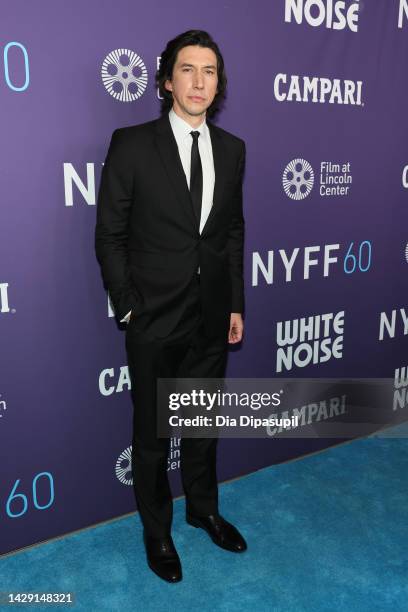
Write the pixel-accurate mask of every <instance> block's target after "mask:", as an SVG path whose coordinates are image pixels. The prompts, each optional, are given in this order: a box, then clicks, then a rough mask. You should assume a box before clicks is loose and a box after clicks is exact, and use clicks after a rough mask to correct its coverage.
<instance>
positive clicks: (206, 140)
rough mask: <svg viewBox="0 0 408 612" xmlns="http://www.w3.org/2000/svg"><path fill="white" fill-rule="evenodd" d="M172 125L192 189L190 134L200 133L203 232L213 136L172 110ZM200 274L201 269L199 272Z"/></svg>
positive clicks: (211, 174) (210, 200)
mask: <svg viewBox="0 0 408 612" xmlns="http://www.w3.org/2000/svg"><path fill="white" fill-rule="evenodd" d="M169 120H170V125H171V128H172V130H173V134H174V138H175V139H176V142H177V147H178V151H179V155H180V160H181V164H182V166H183V170H184V174H185V175H186V180H187V185H188V188H189V189H190V165H191V147H192V144H193V137H192V136H191V134H190V132H192V131H195V132H200V136H199V137H198V150H199V153H200V158H201V167H202V170H203V197H202V201H201V218H200V227H199V232H200V234H201V232H202V231H203V228H204V225H205V223H206V221H207V219H208V215H209V214H210V210H211V207H212V204H213V194H214V184H215V171H214V159H213V152H212V146H211V136H210V130H209V128H208V125H207V123H206V121H205V119H204V121H203V122H202V123H201V125H199V126H198V127H196V128H193V127H191V125H190V124H189V123H187V121H184V119H182V118H181V117H179V115H177V113H176V112H175V111H174V110H173V109H171V111H170V112H169ZM197 272H198V273H200V268H198V270H197ZM131 312H132V311H130V312H128V313H127V315H126V316H125V317H124V318H123V319H121V323H123V322H125V321H126V322H127V323H129V319H130V314H131Z"/></svg>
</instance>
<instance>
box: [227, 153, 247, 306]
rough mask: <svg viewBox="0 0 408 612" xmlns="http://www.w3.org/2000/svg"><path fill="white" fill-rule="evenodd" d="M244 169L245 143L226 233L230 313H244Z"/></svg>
mask: <svg viewBox="0 0 408 612" xmlns="http://www.w3.org/2000/svg"><path fill="white" fill-rule="evenodd" d="M244 168H245V143H244V142H243V141H242V148H241V152H240V156H239V161H238V173H237V184H236V188H235V193H234V199H233V207H232V219H231V223H230V227H229V233H228V255H229V267H230V275H231V287H232V299H231V312H240V313H243V312H244V308H245V303H244V276H243V256H244V229H245V227H244V225H245V224H244V216H243V212H242V181H243V177H244Z"/></svg>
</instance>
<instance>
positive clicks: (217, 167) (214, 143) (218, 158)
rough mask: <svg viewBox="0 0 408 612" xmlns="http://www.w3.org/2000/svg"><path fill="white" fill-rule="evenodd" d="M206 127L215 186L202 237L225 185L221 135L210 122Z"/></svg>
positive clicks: (224, 152)
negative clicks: (207, 128)
mask: <svg viewBox="0 0 408 612" xmlns="http://www.w3.org/2000/svg"><path fill="white" fill-rule="evenodd" d="M207 125H208V127H209V130H210V136H211V148H212V154H213V159H214V172H215V184H214V194H213V204H212V207H211V210H210V214H209V215H208V218H207V221H206V223H205V225H204V227H203V231H202V232H201V235H204V234H205V233H206V232H207V231H208V228H209V227H210V226H211V223H212V222H213V219H214V216H215V215H216V214H217V211H218V209H219V208H220V206H221V204H222V196H223V193H224V184H225V171H224V170H225V165H224V160H225V156H226V151H225V147H224V143H223V141H222V138H221V135H220V134H219V132H218V131H217V128H216V127H215V126H214V125H213V124H212V123H211V122H210V121H207Z"/></svg>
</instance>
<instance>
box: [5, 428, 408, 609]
mask: <svg viewBox="0 0 408 612" xmlns="http://www.w3.org/2000/svg"><path fill="white" fill-rule="evenodd" d="M407 485H408V440H407V438H406V437H400V438H395V437H371V438H367V439H363V440H357V441H354V442H351V443H348V444H344V445H341V446H338V447H336V448H332V449H329V450H327V451H325V452H322V453H319V454H316V455H313V456H309V457H306V458H304V459H301V460H297V461H292V462H290V463H286V464H282V465H278V466H275V467H269V468H265V469H263V470H260V471H258V472H256V473H254V474H251V475H249V476H246V477H244V478H241V479H239V480H235V481H233V482H229V483H226V484H223V485H221V486H220V502H221V512H222V514H223V516H224V517H225V518H226V519H227V520H229V521H231V522H233V523H234V524H236V526H237V527H238V528H239V529H240V531H241V532H242V534H243V535H244V537H245V538H246V539H247V542H248V550H247V551H246V552H245V553H242V554H234V553H229V552H227V551H224V550H222V549H220V548H218V547H216V546H215V545H214V544H213V543H212V541H211V540H210V539H209V537H208V536H207V534H206V533H205V532H204V531H202V530H201V529H194V528H193V527H190V526H189V525H187V524H186V523H185V521H184V500H183V499H179V500H177V501H176V502H175V504H174V520H173V539H174V542H175V545H176V547H177V549H178V552H179V555H180V558H181V562H182V566H183V581H182V582H179V583H176V584H167V583H165V582H163V581H162V580H160V578H158V577H156V575H155V574H153V573H152V572H151V571H150V570H149V569H148V568H147V565H146V563H145V556H144V549H143V547H142V540H141V533H142V530H141V525H140V522H139V518H138V515H136V514H135V515H131V516H129V517H125V518H122V519H118V520H117V521H114V522H111V523H108V524H104V525H101V526H97V527H94V528H91V529H88V530H85V531H82V532H79V533H76V534H73V535H70V536H67V537H64V538H62V539H59V540H54V541H52V542H49V543H45V544H42V545H39V546H35V547H32V548H30V549H26V550H24V551H21V552H19V553H16V554H13V555H10V556H7V557H3V558H2V559H0V591H6V590H7V589H10V590H13V591H18V590H22V591H26V592H27V591H31V592H33V591H37V592H38V591H48V592H64V591H65V592H66V591H74V592H75V595H76V605H75V606H69V607H66V606H60V609H64V610H69V609H75V610H76V611H77V610H85V611H87V612H99V611H100V610H109V611H118V612H119V611H121V612H122V611H128V610H129V611H136V612H138V611H139V610H140V611H142V610H146V611H150V610H151V611H153V610H154V611H155V612H156V611H162V610H172V611H173V610H174V611H175V612H182V611H184V610H185V611H187V610H194V611H195V610H200V612H207V611H218V610H222V611H224V610H228V611H231V612H232V611H234V612H235V611H239V610H245V611H247V610H255V609H256V610H257V611H258V610H265V611H266V610H267V611H271V612H273V611H276V612H281V611H282V612H291V611H295V612H301V611H303V610H304V611H307V612H320V611H322V612H323V611H324V612H328V611H337V610H347V611H359V612H363V611H367V612H376V611H381V612H384V610H392V611H393V612H397V611H399V610H401V611H404V612H407V610H408V487H407ZM23 608H24V609H32V610H50V609H55V607H54V606H52V607H51V606H48V607H46V606H40V605H38V604H37V605H35V606H34V605H32V606H18V607H17V608H16V609H23ZM3 609H4V610H6V609H7V610H11V609H12V608H11V607H10V606H8V607H7V608H6V607H4V608H2V610H3Z"/></svg>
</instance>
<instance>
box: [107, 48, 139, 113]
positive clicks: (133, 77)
mask: <svg viewBox="0 0 408 612" xmlns="http://www.w3.org/2000/svg"><path fill="white" fill-rule="evenodd" d="M101 76H102V81H103V84H104V85H105V87H106V89H107V91H108V92H109V93H110V95H111V96H113V97H114V98H115V99H116V100H119V101H120V102H133V100H137V99H138V98H140V96H141V95H142V94H143V92H144V90H145V89H146V86H147V70H146V66H145V65H144V62H143V60H142V58H141V57H139V56H138V55H137V53H135V52H134V51H130V50H129V49H116V50H115V51H111V52H110V53H109V55H107V56H106V57H105V59H104V60H103V63H102V69H101Z"/></svg>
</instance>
